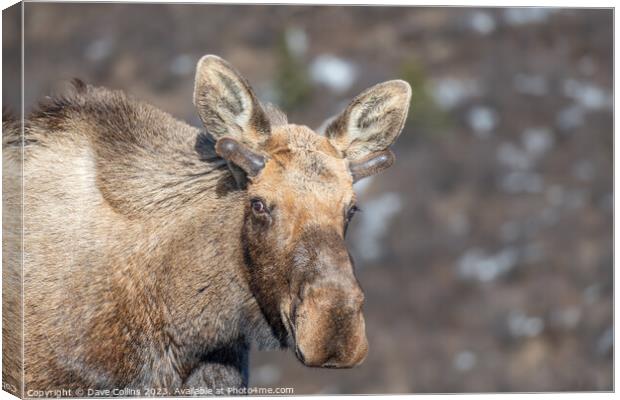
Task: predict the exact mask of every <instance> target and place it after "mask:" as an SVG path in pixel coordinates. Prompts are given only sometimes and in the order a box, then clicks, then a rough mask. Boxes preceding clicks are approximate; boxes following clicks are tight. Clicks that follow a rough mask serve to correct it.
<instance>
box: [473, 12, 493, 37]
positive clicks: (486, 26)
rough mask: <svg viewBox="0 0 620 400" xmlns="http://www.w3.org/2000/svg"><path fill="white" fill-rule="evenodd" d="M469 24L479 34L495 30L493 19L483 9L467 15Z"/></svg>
mask: <svg viewBox="0 0 620 400" xmlns="http://www.w3.org/2000/svg"><path fill="white" fill-rule="evenodd" d="M469 26H470V27H471V28H472V29H473V30H474V31H476V32H478V33H479V34H481V35H488V34H489V33H492V32H493V31H494V30H495V19H494V18H493V16H492V15H490V14H489V13H487V12H484V11H476V12H474V13H472V14H471V15H470V16H469Z"/></svg>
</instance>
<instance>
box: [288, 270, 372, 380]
mask: <svg viewBox="0 0 620 400" xmlns="http://www.w3.org/2000/svg"><path fill="white" fill-rule="evenodd" d="M302 292H303V293H304V295H303V299H301V301H300V302H299V304H298V305H297V307H295V310H294V315H293V324H294V331H295V341H296V343H295V345H296V349H295V351H296V354H297V357H298V358H299V360H300V361H301V362H302V363H304V364H305V365H307V366H311V367H325V368H351V367H354V366H356V365H359V364H360V363H361V362H362V361H363V360H364V358H366V354H367V353H368V342H367V340H366V329H365V323H364V316H363V315H362V304H363V301H364V296H363V293H362V291H361V289H360V288H359V286H358V285H357V282H356V281H355V279H354V278H353V279H350V278H349V279H346V283H344V284H343V283H340V282H334V281H333V280H331V279H329V277H327V278H326V279H320V281H319V282H315V283H312V284H310V285H308V286H306V287H305V288H304V289H303V290H302Z"/></svg>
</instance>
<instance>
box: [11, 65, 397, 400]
mask: <svg viewBox="0 0 620 400" xmlns="http://www.w3.org/2000/svg"><path fill="white" fill-rule="evenodd" d="M385 85H386V84H384V86H382V87H381V88H380V89H381V91H380V93H381V96H382V98H384V99H387V100H386V101H388V100H389V101H388V102H391V103H390V104H393V103H394V102H397V100H394V99H391V100H390V99H389V93H388V94H386V90H387V89H386V86H385ZM393 85H396V86H395V87H397V88H398V90H395V92H394V93H396V97H399V96H400V97H402V96H401V94H400V91H399V90H400V88H401V87H402V85H403V83H398V82H397V83H393ZM75 86H76V88H75V90H74V91H73V92H72V93H69V94H68V95H66V96H65V97H60V98H53V99H51V100H50V101H48V102H46V103H44V104H42V105H41V107H40V108H39V109H38V110H37V111H35V112H33V113H32V115H30V116H29V118H28V119H27V121H26V125H25V127H24V132H25V138H24V139H25V143H27V145H26V146H25V148H24V149H23V150H24V161H23V166H24V183H25V184H24V187H23V194H24V210H25V214H24V220H23V223H24V224H23V228H24V264H23V267H24V276H23V280H24V287H23V290H24V312H25V320H24V328H25V330H24V333H25V336H24V348H25V358H24V360H23V362H24V365H25V371H24V373H25V387H26V391H27V390H48V389H57V388H58V389H60V388H62V389H70V388H74V389H75V388H83V389H86V388H91V389H111V388H140V387H145V386H147V387H159V388H166V389H168V390H169V391H170V394H171V395H175V394H177V395H178V394H179V393H177V392H174V390H175V389H178V388H184V387H198V386H209V387H239V386H244V385H247V352H248V348H249V345H250V344H251V342H256V343H258V344H259V346H261V347H286V346H289V345H290V346H292V347H295V350H296V353H297V355H298V357H299V358H300V359H301V360H302V361H303V362H305V363H306V364H307V365H312V366H327V367H350V366H353V365H356V364H358V363H359V362H361V360H362V359H363V358H364V357H365V355H366V351H367V344H366V339H365V333H364V329H365V328H364V321H363V316H362V314H361V305H362V301H363V294H362V292H361V289H360V288H359V285H358V283H357V280H356V278H355V276H354V272H353V265H352V263H351V261H350V256H349V254H348V252H347V250H346V248H345V247H344V241H343V237H344V227H345V225H346V222H347V220H348V218H349V217H350V216H349V214H348V211H347V210H349V208H350V207H351V205H352V204H353V203H354V201H355V199H354V193H353V189H352V182H353V178H352V175H351V172H350V171H349V167H348V165H349V162H351V161H353V160H352V159H349V158H343V155H346V154H349V153H351V151H350V149H348V147H347V146H349V147H350V146H352V144H351V143H356V141H355V140H349V142H347V141H345V140H343V139H342V137H344V136H346V132H341V133H339V134H338V135H339V136H338V137H339V139H338V140H330V138H329V136H328V137H324V136H319V135H317V134H316V133H314V132H313V131H311V130H310V129H309V128H307V127H303V126H296V125H289V124H287V121H286V118H285V117H284V115H283V114H282V113H281V112H280V111H278V110H277V109H275V108H274V107H273V106H263V105H262V104H260V102H258V100H256V96H255V95H254V94H253V92H252V91H251V88H250V87H249V85H248V84H247V82H246V81H245V80H243V78H241V77H240V76H239V75H238V73H237V72H236V71H235V70H234V69H232V67H230V66H229V65H228V64H227V63H226V62H225V61H223V60H221V59H219V58H217V57H213V56H209V57H205V58H203V59H202V60H201V61H200V62H199V64H198V71H197V74H196V88H195V92H194V102H195V104H196V106H197V108H198V111H199V114H200V116H201V118H202V120H203V122H204V124H205V127H206V129H207V132H204V131H200V130H198V129H195V128H192V127H190V126H188V125H186V124H184V123H182V122H180V121H177V120H175V119H173V118H172V117H171V116H169V115H168V114H166V113H164V112H162V111H160V110H157V109H155V108H153V107H152V106H149V105H147V104H144V103H141V102H139V101H136V100H133V99H131V98H128V97H126V96H125V95H123V94H122V93H120V92H115V91H110V90H107V89H102V88H94V87H90V86H86V85H83V84H81V83H76V85H75ZM388 86H389V84H388ZM388 92H389V90H388ZM386 96H387V97H386ZM400 97H399V98H400ZM401 100H402V99H401ZM405 100H406V101H407V103H406V104H405V103H403V104H401V105H400V108H399V110H400V119H402V120H404V117H405V116H406V110H407V106H408V98H406V99H405ZM398 101H400V100H398ZM358 103H360V101H359V100H358ZM362 103H363V101H362ZM382 104H383V103H382ZM365 107H366V108H369V107H370V106H368V105H367V104H365ZM367 111H369V112H371V113H372V112H375V117H373V122H372V124H374V125H373V127H374V128H376V127H377V124H381V113H380V112H378V110H375V109H373V108H372V107H370V109H369V110H367ZM347 112H348V113H349V114H351V111H350V110H349V111H347ZM393 112H394V111H393V110H392V111H391V113H392V114H389V115H391V117H390V118H388V120H389V121H388V122H386V124H385V128H386V129H388V132H386V135H388V136H390V139H389V140H386V139H383V137H382V136H381V135H379V136H377V135H378V134H377V133H376V132H375V133H373V135H374V136H373V135H370V136H369V135H366V136H368V137H373V138H375V139H376V140H378V141H380V142H381V143H382V144H380V145H369V144H367V145H365V146H362V147H360V148H357V150H355V151H354V153H355V154H356V156H357V155H361V156H365V157H367V158H368V157H370V158H372V154H366V153H364V152H363V151H362V150H361V149H362V148H363V149H370V150H384V149H385V148H382V149H379V148H378V147H381V146H383V143H387V142H389V143H392V142H393V140H394V139H395V137H396V136H397V135H398V133H399V132H400V128H402V123H400V122H399V124H400V125H399V126H396V125H398V124H396V125H394V122H393V118H392V117H393ZM364 118H368V117H367V116H365V117H364ZM345 119H346V117H341V118H340V120H341V121H344V120H345ZM339 124H340V125H342V124H343V123H342V122H340V123H339ZM340 125H338V126H340ZM362 125H363V124H362ZM394 126H396V128H394ZM4 127H5V129H4V131H5V134H4V138H3V139H4V148H3V152H4V160H5V165H4V167H5V171H11V170H13V171H17V170H19V169H20V168H18V167H19V166H20V162H21V161H20V160H21V149H20V147H19V146H15V145H12V144H13V143H19V140H18V139H19V137H20V133H19V130H18V129H16V128H15V126H14V125H11V124H10V123H7V124H5V126H4ZM356 129H358V131H359V129H363V128H356ZM394 129H397V130H398V132H393V130H394ZM332 132H334V131H333V129H332ZM362 133H363V132H362ZM225 137H226V138H229V140H232V141H238V143H239V146H242V148H243V149H245V150H247V151H245V150H244V151H239V152H236V153H235V154H234V157H233V156H227V155H224V158H221V157H220V156H221V155H222V154H219V155H218V153H217V152H216V143H217V141H218V140H220V139H223V138H225ZM375 139H371V140H375ZM343 146H344V147H343ZM377 146H378V147H377ZM236 148H237V147H235V146H233V147H230V149H233V150H234V149H236ZM239 148H241V147H239ZM250 154H252V155H260V156H261V157H264V159H265V160H266V162H265V165H264V168H262V169H259V170H258V172H257V174H248V173H247V172H248V171H245V170H244V168H245V169H247V168H249V166H250V165H253V164H248V163H244V162H242V161H243V160H241V161H240V158H239V157H248V155H250ZM375 169H376V168H375ZM373 172H378V170H377V171H375V170H373ZM3 178H4V185H5V190H8V191H9V193H8V194H7V195H6V196H4V197H3V202H4V207H5V215H7V214H8V215H16V216H17V215H20V214H19V211H20V209H21V199H20V196H21V189H22V188H21V187H20V182H21V179H20V176H19V175H18V174H13V175H9V174H6V173H5V175H4V177H3ZM241 178H243V179H241ZM257 199H260V201H262V202H264V204H265V205H266V206H267V207H268V209H269V211H268V212H265V213H257V212H256V210H255V209H254V208H253V207H254V203H255V202H256V201H257ZM261 204H262V203H261ZM20 229H21V221H20V220H19V219H18V218H15V219H10V220H8V219H7V220H6V221H3V230H4V233H5V243H7V245H6V247H5V250H6V251H7V252H5V254H6V255H5V257H6V259H7V262H8V264H7V265H6V266H7V268H5V271H7V270H8V272H7V274H8V275H5V276H4V279H5V282H6V281H7V276H8V278H9V280H11V282H13V284H14V285H15V286H14V287H19V284H18V282H19V280H20V279H21V276H20V272H21V270H20V266H21V264H20V257H21V254H20V252H19V249H20V246H19V245H18V243H19V236H20ZM7 234H8V235H7ZM7 253H8V254H7ZM5 293H6V290H5ZM14 297H15V298H18V296H14ZM7 309H8V311H9V313H7ZM7 309H5V310H3V311H4V315H5V316H6V318H5V326H9V327H11V328H17V327H18V326H19V325H20V324H19V321H20V317H21V316H20V315H19V313H18V311H17V310H19V309H20V307H19V304H13V303H11V304H10V305H7ZM7 318H8V319H10V320H7ZM15 332H18V330H17V329H16V330H15ZM3 333H4V332H3ZM16 338H19V336H14V337H12V339H16ZM5 343H6V342H5ZM17 344H18V341H17V340H12V341H10V342H9V343H8V345H9V346H10V347H11V348H12V349H13V350H15V349H17V348H18V346H17ZM11 354H14V355H13V356H9V361H8V363H5V364H4V365H5V371H6V367H7V366H9V367H10V368H11V370H12V371H19V365H20V364H21V360H20V359H19V357H18V356H17V355H18V351H14V352H11ZM19 375H20V374H19V373H15V374H14V377H15V379H17V381H19V380H20V377H19Z"/></svg>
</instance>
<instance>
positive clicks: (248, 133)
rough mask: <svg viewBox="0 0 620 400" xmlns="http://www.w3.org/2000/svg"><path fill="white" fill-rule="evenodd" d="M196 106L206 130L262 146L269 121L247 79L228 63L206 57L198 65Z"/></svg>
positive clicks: (195, 84) (209, 56)
mask: <svg viewBox="0 0 620 400" xmlns="http://www.w3.org/2000/svg"><path fill="white" fill-rule="evenodd" d="M194 105H195V106H196V108H197V109H198V114H199V115H200V119H201V120H202V123H203V124H204V126H205V128H207V131H208V132H209V133H210V134H211V135H213V136H214V137H215V138H216V139H219V138H221V137H224V136H229V137H232V138H234V139H236V140H238V141H240V142H243V143H246V144H249V145H250V146H259V145H260V144H261V143H262V142H263V141H264V140H265V139H266V138H267V137H268V136H269V134H270V131H271V129H270V124H269V120H268V118H267V116H266V115H265V112H264V110H263V108H262V107H261V104H260V102H259V101H258V99H257V98H256V95H255V94H254V91H253V90H252V88H251V87H250V85H249V84H248V82H247V81H246V80H245V79H244V78H243V77H242V76H241V74H239V72H237V70H235V69H234V68H233V67H232V66H231V65H230V64H229V63H228V62H226V61H224V60H223V59H221V58H220V57H217V56H214V55H207V56H204V57H202V58H201V59H200V61H198V65H197V66H196V79H195V82H194Z"/></svg>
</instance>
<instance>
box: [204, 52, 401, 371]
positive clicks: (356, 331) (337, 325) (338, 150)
mask: <svg viewBox="0 0 620 400" xmlns="http://www.w3.org/2000/svg"><path fill="white" fill-rule="evenodd" d="M410 96H411V88H410V87H409V85H408V84H407V83H406V82H404V81H400V80H394V81H389V82H385V83H381V84H378V85H376V86H373V87H371V88H370V89H367V90H366V91H364V92H363V93H361V94H360V95H358V96H357V97H356V98H355V99H353V101H352V102H351V103H350V104H349V105H348V106H347V107H346V108H345V110H344V111H343V112H342V113H341V114H340V115H338V116H336V117H335V118H333V119H331V120H330V122H328V123H327V127H326V128H325V129H324V132H323V133H322V134H318V133H316V132H314V131H313V130H311V129H310V128H308V127H306V126H301V125H294V124H289V123H288V122H287V120H286V117H285V116H284V115H283V114H282V113H281V112H280V111H278V110H277V109H275V107H273V106H271V105H263V104H261V103H260V102H259V100H258V99H257V97H256V95H255V94H254V92H253V91H252V89H251V88H250V86H249V84H248V83H247V81H246V80H245V79H244V78H243V77H241V75H240V74H239V73H238V72H237V71H236V70H235V69H234V68H233V67H232V66H231V65H229V64H228V63H227V62H226V61H224V60H222V59H221V58H219V57H216V56H212V55H209V56H205V57H203V58H202V59H201V60H200V61H199V62H198V66H197V72H196V80H195V87H194V104H195V106H196V107H197V109H198V113H199V115H200V118H201V120H202V122H203V124H204V126H205V128H206V130H207V132H208V133H209V134H210V135H211V136H213V137H214V139H215V140H216V145H215V150H216V152H217V154H218V155H219V156H220V157H221V158H223V159H225V160H226V161H227V162H228V166H229V168H230V169H231V172H232V173H233V176H234V177H235V179H236V181H237V183H238V185H239V187H240V188H241V189H242V190H244V191H245V193H247V197H246V204H245V206H244V207H245V211H244V219H243V221H242V222H241V224H242V229H241V232H242V233H241V235H242V237H241V240H242V243H243V251H244V259H245V264H246V267H247V269H248V276H249V277H250V278H249V279H250V282H249V284H250V288H251V290H252V292H253V295H254V296H255V298H256V300H257V302H258V303H259V305H260V307H261V309H262V311H263V313H264V315H265V316H266V318H267V320H268V321H269V323H270V325H271V326H272V328H273V330H274V332H277V334H278V335H280V337H281V338H282V339H281V340H282V341H283V342H284V343H285V344H287V345H289V346H290V347H294V349H295V353H296V355H297V357H298V358H299V359H300V361H301V362H302V363H304V364H305V365H308V366H316V367H334V368H343V367H353V366H355V365H358V364H360V363H361V362H362V361H363V360H364V358H365V357H366V354H367V352H368V342H367V339H366V333H365V324H364V317H363V315H362V305H363V302H364V294H363V292H362V290H361V288H360V285H359V282H358V280H357V278H356V276H355V271H354V266H353V260H352V258H351V256H350V254H349V252H348V251H347V248H346V246H345V241H344V238H345V235H346V232H347V225H348V224H349V222H350V220H351V218H352V217H353V215H354V214H355V212H356V210H357V206H356V199H355V193H354V191H353V183H354V182H356V181H357V180H359V179H362V178H364V177H367V176H370V175H374V174H376V173H378V172H380V171H382V170H384V169H386V168H388V167H390V166H391V165H392V163H393V162H394V155H393V153H392V152H391V151H390V150H389V147H390V145H392V143H394V141H395V140H396V138H397V137H398V135H399V134H400V132H401V130H402V128H403V125H404V122H405V120H406V116H407V111H408V107H409V101H410Z"/></svg>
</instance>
